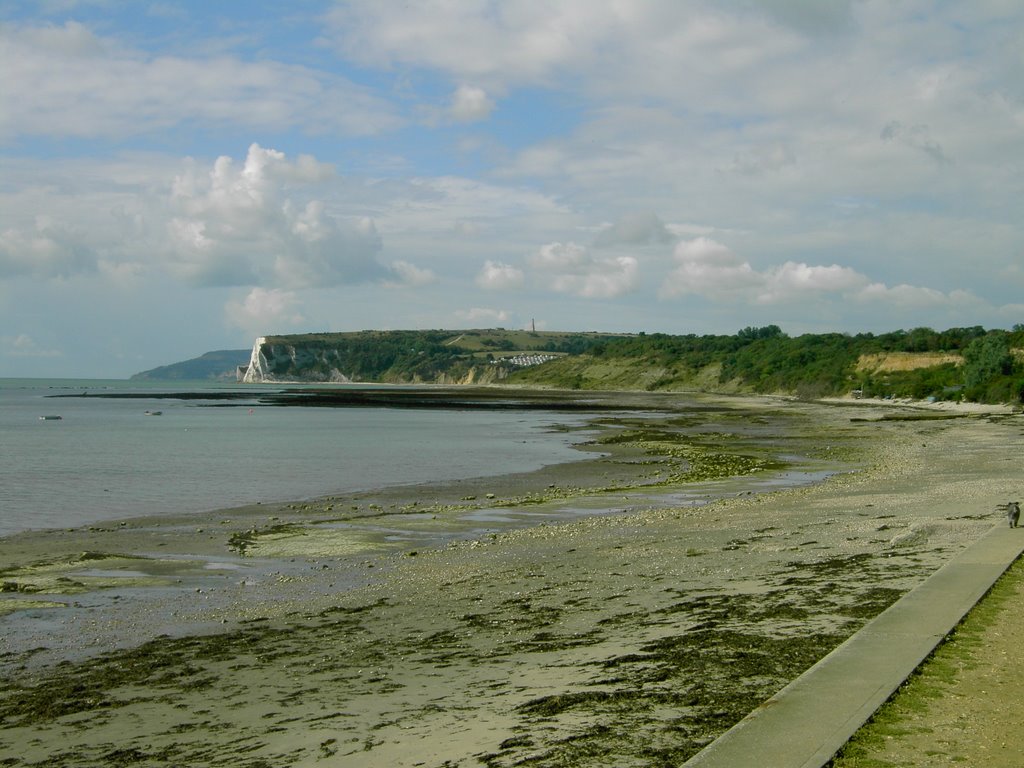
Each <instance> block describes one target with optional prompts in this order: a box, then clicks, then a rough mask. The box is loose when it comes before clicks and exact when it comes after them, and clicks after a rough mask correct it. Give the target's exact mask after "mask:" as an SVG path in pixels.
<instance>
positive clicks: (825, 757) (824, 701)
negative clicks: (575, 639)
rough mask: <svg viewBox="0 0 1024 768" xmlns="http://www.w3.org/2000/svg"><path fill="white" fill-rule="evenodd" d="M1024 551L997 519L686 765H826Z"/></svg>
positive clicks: (1023, 532)
mask: <svg viewBox="0 0 1024 768" xmlns="http://www.w3.org/2000/svg"><path fill="white" fill-rule="evenodd" d="M1022 551H1024V528H1018V529H1010V528H1008V527H1007V526H1006V524H1005V523H1003V524H1001V525H999V526H996V527H994V528H993V529H992V530H991V531H989V532H988V533H987V534H985V535H984V536H982V537H981V538H980V539H979V540H978V541H976V542H975V543H974V544H972V545H971V546H969V547H968V548H967V549H965V550H964V551H963V552H961V553H960V554H959V555H958V556H957V557H955V558H954V559H953V560H951V561H950V562H949V563H947V564H946V565H945V566H943V567H942V568H940V569H939V570H938V571H936V572H935V574H933V575H932V576H931V577H930V578H929V579H928V580H927V581H925V582H924V583H923V584H921V585H920V586H919V587H917V588H916V589H914V590H912V591H911V592H909V593H907V594H906V595H904V596H903V597H902V598H901V599H900V600H898V601H897V602H895V603H894V604H893V605H891V606H890V607H889V608H888V609H887V610H885V611H884V612H882V613H881V614H879V615H878V616H877V617H875V618H874V619H873V620H872V621H871V622H869V623H868V624H866V625H865V626H864V627H863V628H862V629H861V630H860V631H859V632H857V633H856V634H855V635H853V636H852V637H850V638H849V639H848V640H847V641H846V642H844V643H843V644H842V645H840V646H839V647H838V648H836V649H835V650H834V651H832V652H831V653H830V654H829V655H828V656H826V657H825V658H823V659H822V660H821V661H819V662H818V663H817V664H815V665H814V666H813V667H811V668H810V669H809V670H807V671H806V672H805V673H804V674H803V675H801V676H800V677H798V678H797V679H796V680H794V681H793V682H792V683H790V684H789V685H787V686H786V687H785V688H783V689H782V690H781V691H779V692H778V693H777V694H776V695H775V696H773V697H772V698H770V699H768V700H767V701H766V702H764V703H763V704H762V705H761V706H760V707H758V708H757V709H756V710H754V711H753V712H752V713H751V714H749V715H748V716H747V717H746V718H744V719H743V720H741V721H740V722H739V723H737V724H736V725H735V726H734V727H733V728H731V729H730V730H728V731H726V732H725V733H724V734H722V736H721V737H720V738H718V739H717V740H716V741H714V742H713V743H711V744H709V745H708V746H707V747H706V748H705V749H704V750H702V751H701V752H699V753H698V754H696V755H694V756H693V757H692V758H691V759H690V760H688V761H687V762H686V763H685V764H684V766H685V768H742V767H743V766H753V765H757V766H759V768H821V766H823V765H825V764H827V763H828V761H829V760H831V759H832V757H833V756H834V755H835V753H836V752H837V751H838V750H839V749H840V748H841V747H842V746H843V745H844V744H845V743H846V742H847V741H848V740H849V738H850V737H851V736H853V734H854V733H855V732H856V731H857V730H858V729H859V728H860V727H861V726H862V725H863V724H864V723H865V722H866V721H867V720H868V718H870V717H871V715H872V714H873V713H874V712H875V710H876V709H878V707H880V706H881V705H882V704H883V703H885V701H886V700H887V699H888V698H889V697H890V696H891V695H892V694H893V693H894V692H895V691H896V689H897V688H899V686H900V685H901V684H902V683H903V681H904V680H906V679H907V677H908V676H909V675H910V674H911V673H912V672H913V671H914V670H915V669H916V668H917V666H918V665H919V664H920V663H921V662H922V661H924V660H925V658H927V656H928V655H929V654H930V653H931V652H932V650H934V648H935V647H936V646H937V645H938V644H939V643H940V642H941V641H942V639H943V638H944V637H946V635H947V634H949V632H950V631H951V630H952V629H953V628H954V627H955V626H956V625H957V624H958V623H959V622H960V620H961V619H962V618H963V617H964V616H965V615H966V614H967V613H968V612H969V611H970V610H971V608H973V607H974V605H975V604H976V603H977V602H978V601H979V600H980V599H981V598H982V597H983V596H984V595H985V593H986V592H988V590H989V589H990V588H991V587H992V585H993V584H994V583H995V581H996V580H997V579H998V578H999V577H1000V576H1001V575H1002V574H1003V573H1004V572H1005V571H1006V569H1007V568H1009V567H1010V565H1012V564H1013V562H1014V561H1015V560H1016V559H1017V557H1019V556H1020V554H1021V552H1022Z"/></svg>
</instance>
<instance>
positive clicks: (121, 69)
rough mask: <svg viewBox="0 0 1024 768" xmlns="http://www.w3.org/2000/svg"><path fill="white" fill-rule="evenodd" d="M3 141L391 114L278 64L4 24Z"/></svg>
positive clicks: (338, 121) (75, 30) (360, 95)
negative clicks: (160, 51) (170, 52)
mask: <svg viewBox="0 0 1024 768" xmlns="http://www.w3.org/2000/svg"><path fill="white" fill-rule="evenodd" d="M0 71H3V72H4V98H5V100H7V103H8V104H12V105H13V104H17V105H18V107H17V109H3V110H0V136H8V137H14V136H25V135H34V136H54V137H125V136H137V135H143V134H148V133H151V132H153V131H161V130H166V129H172V128H174V127H176V126H181V125H182V124H185V123H188V122H189V121H202V122H204V123H207V124H221V125H235V126H238V125H243V126H247V127H250V128H251V127H254V126H260V127H262V128H263V129H275V130H284V129H289V128H293V127H299V128H302V129H304V130H306V131H308V132H314V133H319V132H324V131H330V132H332V133H341V134H344V135H362V134H372V133H377V132H379V131H383V130H390V129H392V128H395V127H397V126H398V125H399V122H400V121H399V119H398V118H397V117H396V115H395V114H394V111H393V110H392V108H391V107H390V106H389V105H388V104H387V103H386V102H385V101H384V100H382V99H380V98H377V97H376V96H374V95H372V94H371V93H370V92H369V91H368V90H367V89H365V88H362V87H360V86H357V85H355V84H353V83H351V82H349V81H348V80H345V79H344V78H341V77H339V76H337V75H333V74H329V73H326V72H320V71H315V70H311V69H308V68H305V67H301V66H296V65H288V64H283V63H279V62H274V61H267V60H263V61H255V62H249V61H243V60H240V59H237V58H232V57H230V56H217V57H210V58H207V59H200V58H192V59H189V58H180V57H173V56H152V55H149V54H147V53H146V52H144V51H141V50H136V49H131V48H128V47H125V46H123V45H122V44H120V43H119V42H118V41H116V40H114V39H108V38H103V37H100V36H98V35H97V34H96V33H94V32H93V31H92V30H91V29H89V28H88V27H86V26H85V25H83V24H81V23H78V22H75V21H68V22H66V23H65V24H64V25H63V26H22V25H16V24H3V25H0Z"/></svg>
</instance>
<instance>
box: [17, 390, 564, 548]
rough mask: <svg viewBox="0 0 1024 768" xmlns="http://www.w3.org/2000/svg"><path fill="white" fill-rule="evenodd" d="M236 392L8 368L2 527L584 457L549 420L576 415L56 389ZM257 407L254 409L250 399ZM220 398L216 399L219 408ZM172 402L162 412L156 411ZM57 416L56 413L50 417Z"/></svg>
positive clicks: (194, 507) (302, 494) (187, 508)
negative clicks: (28, 374)
mask: <svg viewBox="0 0 1024 768" xmlns="http://www.w3.org/2000/svg"><path fill="white" fill-rule="evenodd" d="M224 389H238V387H233V386H231V385H213V384H208V383H185V384H181V383H177V382H175V383H171V384H168V383H166V382H160V383H155V382H141V383H140V382H127V381H96V380H85V381H73V380H29V379H0V535H7V534H11V533H14V532H17V531H21V530H26V529H35V528H56V527H72V526H77V525H82V524H85V523H92V522H97V521H100V520H112V519H117V518H121V517H128V516H137V515H150V514H153V515H155V514H164V513H176V512H199V511H203V510H209V509H215V508H220V507H228V506H234V505H241V504H247V503H252V502H255V501H284V500H297V499H304V498H311V497H315V496H321V495H327V494H333V493H345V492H352V491H357V490H366V489H370V488H380V487H385V486H391V485H399V484H408V483H417V482H425V481H429V480H453V479H461V478H468V477H482V476H493V475H499V474H505V473H508V472H521V471H528V470H532V469H536V468H539V467H542V466H545V465H548V464H553V463H559V462H565V461H574V460H579V459H581V458H584V456H583V454H581V453H580V452H578V451H575V450H573V448H572V447H571V443H572V440H574V439H576V440H578V439H581V438H580V437H579V434H578V433H577V434H576V436H575V437H574V438H570V437H568V436H566V435H565V434H564V433H557V432H552V431H550V429H549V427H550V426H551V425H553V424H556V423H557V424H574V423H580V422H581V421H582V419H583V417H582V416H578V415H566V414H555V413H536V412H486V411H483V412H482V411H453V410H437V411H435V410H410V409H388V408H302V407H295V406H287V407H275V406H258V407H257V406H256V404H255V395H256V394H257V391H254V390H253V388H252V387H251V386H250V387H247V388H245V389H243V391H246V392H250V391H252V392H254V399H253V402H252V403H243V404H241V405H239V404H237V403H236V404H232V405H231V406H224V405H217V404H216V403H214V401H182V400H170V399H160V398H156V397H154V398H152V399H149V398H143V399H128V400H120V399H108V398H59V399H52V398H50V397H48V396H50V395H60V394H77V393H81V392H89V393H90V394H92V393H99V392H104V391H107V392H110V391H125V392H142V393H148V392H153V393H154V394H155V393H157V392H181V391H185V390H189V391H199V392H204V391H211V390H224ZM250 405H251V406H252V407H251V408H250ZM211 406H212V407H211ZM147 410H148V411H156V410H159V411H161V412H162V415H160V416H149V415H146V411H147ZM47 415H60V416H61V419H60V420H59V421H57V420H54V421H45V420H41V419H40V417H41V416H47Z"/></svg>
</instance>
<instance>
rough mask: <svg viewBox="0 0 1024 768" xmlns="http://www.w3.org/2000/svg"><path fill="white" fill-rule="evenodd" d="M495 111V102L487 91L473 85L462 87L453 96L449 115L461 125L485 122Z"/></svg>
mask: <svg viewBox="0 0 1024 768" xmlns="http://www.w3.org/2000/svg"><path fill="white" fill-rule="evenodd" d="M493 110H494V101H492V100H491V98H490V97H489V96H488V95H487V91H485V90H484V89H483V88H477V87H475V86H472V85H460V86H459V87H458V88H457V89H456V91H455V93H454V95H453V96H452V105H451V109H450V111H449V114H450V115H451V117H452V119H453V120H456V121H458V122H460V123H472V122H476V121H478V120H485V119H486V118H487V117H489V116H490V114H491V112H492V111H493Z"/></svg>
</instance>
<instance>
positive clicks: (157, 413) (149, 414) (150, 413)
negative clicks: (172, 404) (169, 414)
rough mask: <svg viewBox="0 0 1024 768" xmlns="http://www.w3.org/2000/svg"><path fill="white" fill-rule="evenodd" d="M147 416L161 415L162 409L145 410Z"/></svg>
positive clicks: (162, 413)
mask: <svg viewBox="0 0 1024 768" xmlns="http://www.w3.org/2000/svg"><path fill="white" fill-rule="evenodd" d="M146 415H147V416H163V415H164V412H163V411H146Z"/></svg>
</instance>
